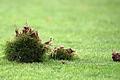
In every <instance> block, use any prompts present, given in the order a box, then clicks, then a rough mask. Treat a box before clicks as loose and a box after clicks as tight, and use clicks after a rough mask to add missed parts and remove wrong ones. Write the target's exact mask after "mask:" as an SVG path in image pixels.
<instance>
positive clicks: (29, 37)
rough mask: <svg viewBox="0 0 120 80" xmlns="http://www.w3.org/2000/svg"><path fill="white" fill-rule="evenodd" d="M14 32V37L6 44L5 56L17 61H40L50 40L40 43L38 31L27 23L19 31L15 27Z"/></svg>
mask: <svg viewBox="0 0 120 80" xmlns="http://www.w3.org/2000/svg"><path fill="white" fill-rule="evenodd" d="M15 33H16V36H15V38H14V39H13V40H12V41H8V42H7V44H6V48H5V56H6V58H7V59H8V60H10V61H17V62H42V61H43V60H44V55H45V53H46V52H47V50H48V49H49V45H50V42H51V40H50V41H48V42H45V43H42V40H41V38H40V37H39V35H38V32H37V31H34V30H33V29H32V28H31V27H30V26H29V25H25V26H23V29H22V30H21V31H19V30H18V29H16V30H15Z"/></svg>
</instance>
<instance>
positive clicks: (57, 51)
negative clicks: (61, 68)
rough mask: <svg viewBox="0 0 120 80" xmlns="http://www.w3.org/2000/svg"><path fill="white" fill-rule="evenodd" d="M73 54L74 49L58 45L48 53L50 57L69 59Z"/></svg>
mask: <svg viewBox="0 0 120 80" xmlns="http://www.w3.org/2000/svg"><path fill="white" fill-rule="evenodd" d="M74 55H75V51H74V50H73V49H71V48H67V49H66V48H64V46H60V47H58V48H54V49H53V52H52V53H51V54H50V58H52V59H57V60H71V59H73V57H74Z"/></svg>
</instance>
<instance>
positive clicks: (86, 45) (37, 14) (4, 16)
mask: <svg viewBox="0 0 120 80" xmlns="http://www.w3.org/2000/svg"><path fill="white" fill-rule="evenodd" d="M26 18H27V20H28V22H29V23H30V24H31V25H32V26H33V28H35V29H36V30H38V31H39V33H40V35H41V36H40V37H41V38H43V40H48V38H49V37H53V38H54V39H55V40H54V45H55V46H58V45H60V44H64V45H65V47H72V48H75V49H76V51H77V53H78V55H79V59H76V60H73V61H70V62H68V61H67V63H66V64H61V63H60V62H59V61H54V60H50V61H46V62H44V63H32V64H25V63H24V64H21V63H16V62H9V61H7V60H6V59H4V58H3V56H4V53H3V48H4V45H5V43H6V41H7V40H12V37H13V36H14V35H15V34H14V30H15V28H16V27H14V26H13V25H14V24H17V25H22V24H24V23H25V21H26ZM119 21H120V0H12V1H9V0H0V80H119V79H120V76H119V74H120V63H119V62H113V61H112V59H111V53H112V49H114V50H118V51H120V22H119ZM19 28H20V27H19Z"/></svg>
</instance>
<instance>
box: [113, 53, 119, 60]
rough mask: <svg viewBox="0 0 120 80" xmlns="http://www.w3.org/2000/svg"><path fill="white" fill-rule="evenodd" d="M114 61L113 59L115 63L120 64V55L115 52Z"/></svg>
mask: <svg viewBox="0 0 120 80" xmlns="http://www.w3.org/2000/svg"><path fill="white" fill-rule="evenodd" d="M112 59H113V61H119V62H120V53H118V52H113V53H112Z"/></svg>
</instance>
